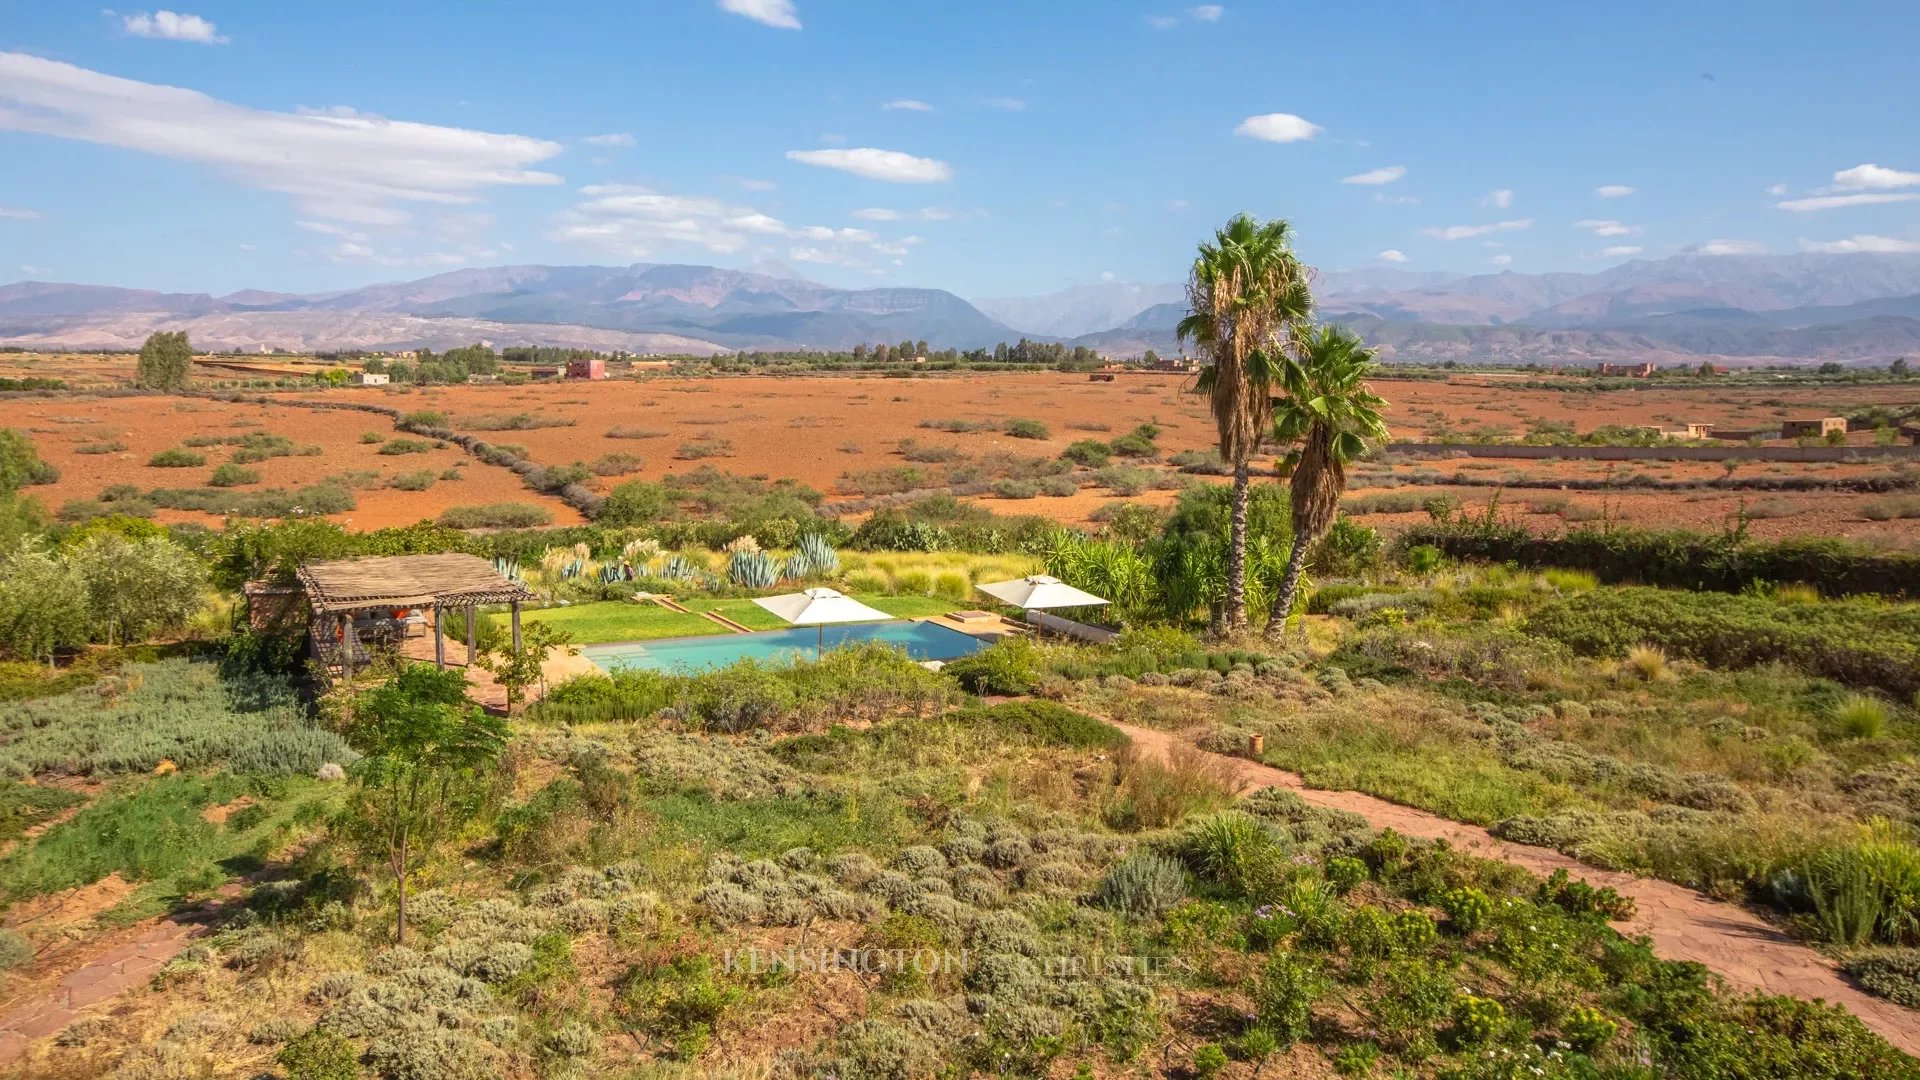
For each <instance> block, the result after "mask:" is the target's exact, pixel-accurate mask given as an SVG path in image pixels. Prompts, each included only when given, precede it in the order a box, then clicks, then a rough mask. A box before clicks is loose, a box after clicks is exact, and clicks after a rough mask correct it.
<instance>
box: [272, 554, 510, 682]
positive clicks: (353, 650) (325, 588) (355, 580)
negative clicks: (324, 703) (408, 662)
mask: <svg viewBox="0 0 1920 1080" xmlns="http://www.w3.org/2000/svg"><path fill="white" fill-rule="evenodd" d="M298 576H299V579H300V588H301V591H302V592H304V593H305V594H306V599H307V604H308V607H309V608H310V609H311V611H312V624H311V630H312V635H311V636H312V640H313V652H314V656H315V658H316V659H318V660H320V661H321V663H323V664H325V665H326V666H327V667H329V668H334V667H338V668H339V669H340V670H341V673H342V675H343V676H345V677H350V676H351V675H352V674H353V668H354V665H355V660H356V657H358V656H361V655H364V652H363V650H362V649H361V647H360V645H361V643H360V639H359V632H358V629H357V625H356V624H357V623H359V622H363V621H368V620H367V619H366V617H365V615H366V613H369V612H387V613H388V615H387V616H386V618H387V619H388V620H389V621H391V622H392V623H393V625H394V626H396V627H400V628H401V632H402V633H404V627H403V624H402V623H401V621H400V618H401V617H400V615H399V614H398V613H400V612H412V611H418V610H420V609H426V608H430V609H432V611H433V658H434V662H435V663H437V664H438V665H440V666H441V667H443V668H444V667H446V666H447V637H446V620H445V619H444V618H443V617H442V616H443V615H444V613H445V612H447V611H448V610H450V609H451V610H456V611H457V610H460V609H462V608H464V609H465V610H466V614H467V627H466V629H467V663H468V664H469V665H471V664H472V663H473V661H474V659H475V641H474V636H475V631H474V609H475V608H477V607H479V606H480V605H482V604H507V605H510V606H511V608H512V612H513V647H514V648H516V649H518V648H519V647H520V604H521V602H522V601H525V600H533V599H536V596H535V594H534V592H533V591H532V590H531V589H528V588H527V587H526V586H525V585H523V584H521V583H520V582H518V581H515V580H513V579H512V578H509V577H507V576H505V575H504V574H501V573H500V572H499V571H498V570H496V569H494V567H493V564H492V563H490V562H488V561H487V560H485V559H482V558H480V557H479V556H477V555H458V554H445V555H382V556H373V557H368V558H360V559H329V560H325V561H321V562H310V563H306V564H304V565H303V566H301V567H300V569H299V571H298Z"/></svg>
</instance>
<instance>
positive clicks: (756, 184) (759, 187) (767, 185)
mask: <svg viewBox="0 0 1920 1080" xmlns="http://www.w3.org/2000/svg"><path fill="white" fill-rule="evenodd" d="M740 186H741V187H743V188H746V189H747V190H748V191H772V190H773V189H774V187H775V186H776V185H775V184H774V182H773V181H771V180H755V179H752V178H751V177H749V178H748V179H745V180H742V181H740Z"/></svg>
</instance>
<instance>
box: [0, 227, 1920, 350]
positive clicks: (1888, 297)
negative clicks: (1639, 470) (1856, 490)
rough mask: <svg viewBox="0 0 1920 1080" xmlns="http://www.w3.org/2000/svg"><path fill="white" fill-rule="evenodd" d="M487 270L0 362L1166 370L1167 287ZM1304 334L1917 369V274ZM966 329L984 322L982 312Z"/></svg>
mask: <svg viewBox="0 0 1920 1080" xmlns="http://www.w3.org/2000/svg"><path fill="white" fill-rule="evenodd" d="M759 269H761V270H770V271H774V272H772V273H761V272H757V271H755V270H724V269H718V268H715V267H711V266H685V265H675V264H658V265H656V264H647V263H641V264H636V265H634V266H625V267H609V266H499V267H485V268H475V269H470V270H456V271H453V272H452V273H446V274H437V275H434V276H433V277H428V278H421V279H420V280H418V281H402V282H388V283H384V284H379V285H370V286H367V287H365V288H360V289H349V290H346V291H343V292H334V293H320V294H314V295H307V296H298V295H292V294H288V293H276V292H265V291H260V290H254V289H246V290H242V291H240V292H236V293H232V294H230V295H227V296H222V297H213V296H208V295H206V294H204V293H162V292H152V291H147V290H140V289H116V288H107V287H103V286H94V285H59V284H49V283H45V282H21V283H19V284H15V285H8V286H0V343H11V344H21V345H33V346H43V347H57V346H71V347H77V348H89V347H91V348H108V347H126V346H130V345H137V344H138V343H139V342H140V341H141V339H143V338H144V337H145V336H146V335H147V334H148V333H149V332H150V331H152V330H155V329H162V328H164V329H170V330H171V329H180V330H186V331H187V332H188V333H189V334H190V335H192V337H193V339H194V341H195V343H196V344H200V345H202V346H205V347H210V348H238V349H250V348H254V347H258V346H260V345H268V346H279V347H283V348H301V349H335V348H401V347H406V346H410V345H429V346H432V347H434V348H442V347H445V346H447V345H452V344H460V343H462V342H470V341H474V340H479V339H485V340H490V341H493V342H494V343H495V344H496V345H507V344H554V345H579V346H585V347H593V348H603V349H628V350H633V351H643V352H651V351H658V352H700V353H710V352H720V351H726V350H733V349H753V348H815V349H837V348H847V347H851V346H853V345H856V344H859V343H862V342H866V343H873V342H880V341H888V342H898V341H902V340H908V339H911V340H915V341H919V340H924V341H926V342H928V343H929V344H931V345H935V346H940V347H954V348H976V347H984V346H990V345H992V344H994V343H996V342H999V341H1008V340H1012V339H1014V338H1017V337H1020V336H1021V335H1022V334H1025V335H1026V336H1029V337H1038V338H1067V339H1071V340H1072V341H1073V342H1074V343H1076V344H1082V345H1088V346H1091V347H1093V348H1097V349H1100V350H1103V351H1105V352H1108V353H1110V354H1113V355H1120V356H1126V355H1138V354H1139V353H1141V352H1144V351H1145V350H1146V349H1149V348H1151V349H1155V350H1158V351H1159V352H1161V353H1168V354H1171V353H1175V352H1177V351H1178V345H1177V343H1176V342H1175V341H1174V337H1173V329H1174V326H1175V324H1176V323H1177V322H1178V321H1179V319H1180V317H1181V316H1182V315H1184V314H1185V311H1186V305H1185V297H1184V294H1183V292H1182V288H1181V286H1179V285H1177V284H1161V285H1153V284H1146V285H1142V284H1126V283H1120V282H1105V283H1101V284H1098V285H1084V286H1076V287H1074V288H1072V289H1066V290H1063V291H1062V292H1059V293H1055V294H1053V295H1052V296H1045V297H1024V298H1002V299H998V300H983V301H981V302H980V306H975V305H973V304H969V303H968V302H967V301H965V300H962V299H961V298H959V297H958V296H955V295H954V294H952V293H950V292H944V291H942V290H939V289H909V288H886V289H836V288H831V287H829V286H826V285H821V284H818V283H816V282H811V281H806V280H803V279H801V278H798V277H795V276H790V275H791V273H792V272H791V271H788V270H786V269H785V268H784V267H779V266H774V265H763V266H761V267H760V268H759ZM1315 286H1316V287H1315V292H1316V301H1317V306H1318V310H1319V313H1320V316H1321V317H1322V318H1327V319H1332V320H1336V321H1340V322H1343V323H1346V324H1347V325H1350V326H1354V327H1356V328H1360V329H1363V330H1364V331H1365V332H1366V333H1367V334H1368V335H1369V337H1370V338H1371V339H1372V340H1374V341H1375V342H1376V343H1377V344H1378V345H1379V346H1380V347H1381V351H1382V353H1383V354H1384V355H1386V356H1388V357H1390V358H1397V359H1407V360H1415V359H1418V360H1441V359H1459V360H1475V359H1481V360H1501V361H1512V362H1533V361H1537V362H1542V363H1571V362H1587V361H1590V360H1601V359H1605V360H1623V359H1636V358H1637V359H1651V360H1656V361H1662V360H1664V361H1674V360H1685V359H1688V358H1693V359H1699V358H1708V357H1710V358H1714V359H1724V360H1732V361H1736V362H1739V361H1747V360H1753V361H1777V360H1815V361H1824V360H1839V361H1843V362H1884V361H1886V360H1891V359H1893V358H1894V357H1898V356H1910V357H1911V356H1917V355H1920V255H1869V254H1858V255H1810V254H1807V255H1745V256H1740V255H1735V256H1707V255H1679V256H1675V257H1673V258H1668V259H1658V260H1647V259H1637V260H1634V261H1632V262H1628V263H1624V264H1622V265H1620V266H1615V267H1612V268H1609V269H1606V270H1601V271H1597V272H1594V273H1588V274H1572V273H1554V274H1518V273H1511V272H1509V273H1500V274H1482V275H1475V276H1469V277H1456V276H1451V275H1446V274H1432V273H1423V272H1419V271H1409V270H1405V269H1399V268H1376V269H1369V270H1358V271H1332V272H1327V273H1322V274H1318V275H1317V276H1316V278H1315ZM983 308H984V309H985V310H982V309H983Z"/></svg>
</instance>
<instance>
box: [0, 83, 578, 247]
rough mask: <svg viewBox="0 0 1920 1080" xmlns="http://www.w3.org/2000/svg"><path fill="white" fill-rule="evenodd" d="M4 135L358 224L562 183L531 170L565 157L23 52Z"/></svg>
mask: <svg viewBox="0 0 1920 1080" xmlns="http://www.w3.org/2000/svg"><path fill="white" fill-rule="evenodd" d="M0 130H11V131H24V132H29V133H32V134H37V135H49V136H53V137H55V138H62V139H75V140H79V141H82V142H90V143H98V144H101V145H105V146H117V147H121V148H123V149H127V150H138V151H141V152H144V153H148V154H155V155H158V156H161V157H168V158H176V159H179V160H183V161H195V162H199V163H201V164H204V165H209V166H212V167H213V168H215V169H217V170H219V171H221V172H223V173H225V174H227V175H229V176H232V177H233V178H235V179H236V180H238V181H240V182H241V183H244V184H246V185H248V186H250V187H256V188H261V189H264V190H267V191H277V192H280V193H282V194H285V195H289V196H291V197H292V198H293V200H294V203H295V205H296V206H298V207H299V208H300V209H301V210H302V211H303V212H304V213H305V214H307V215H308V216H310V217H316V218H329V219H332V220H335V221H352V222H357V223H360V224H388V225H391V224H399V223H401V222H404V221H406V220H407V219H408V217H409V215H408V213H407V212H406V211H404V210H402V209H400V208H399V207H397V206H396V205H395V204H396V203H418V202H425V203H438V204H461V203H475V202H478V201H480V196H479V193H480V192H481V191H483V190H485V189H487V188H490V187H496V186H503V185H508V186H519V185H528V184H558V183H560V182H561V180H560V177H558V176H556V175H554V174H552V173H549V172H539V171H535V170H532V169H530V168H529V167H528V166H531V165H534V164H536V163H538V162H541V161H545V160H546V159H548V158H551V157H553V156H554V155H556V154H558V153H560V151H561V149H562V147H561V145H560V144H559V143H557V142H551V141H548V140H545V139H535V138H529V137H527V136H524V135H499V134H494V133H492V132H486V131H472V130H468V129H465V128H453V127H441V126H438V125H434V124H418V123H411V122H408V121H403V120H387V119H384V118H382V117H378V116H370V115H366V114H362V113H357V112H354V111H353V110H351V109H344V108H334V109H328V110H322V111H318V112H306V113H284V112H268V111H264V110H260V109H253V108H248V107H246V106H243V105H234V104H230V103H228V102H224V101H220V100H217V99H215V98H212V97H209V96H207V95H205V94H202V93H199V92H197V91H193V90H185V89H181V88H179V87H173V86H160V85H156V84H153V83H143V82H138V81H136V80H133V79H122V78H117V77H115V76H112V75H104V74H101V73H100V72H97V71H90V70H88V69H86V68H81V67H75V66H73V65H71V64H63V63H61V62H59V61H56V60H44V59H41V58H40V57H37V56H29V55H27V54H25V53H17V52H0Z"/></svg>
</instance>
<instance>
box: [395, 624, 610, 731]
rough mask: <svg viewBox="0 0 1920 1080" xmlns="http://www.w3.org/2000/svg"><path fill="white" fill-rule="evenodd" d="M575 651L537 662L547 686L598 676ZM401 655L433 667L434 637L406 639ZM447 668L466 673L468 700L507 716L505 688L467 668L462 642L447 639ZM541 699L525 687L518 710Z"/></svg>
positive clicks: (535, 690)
mask: <svg viewBox="0 0 1920 1080" xmlns="http://www.w3.org/2000/svg"><path fill="white" fill-rule="evenodd" d="M461 633H462V634H464V633H466V630H465V629H464V628H462V630H461ZM574 648H575V650H576V651H575V652H574V653H573V654H572V655H568V653H567V650H566V649H561V648H553V649H548V650H547V658H546V659H545V660H542V661H541V662H540V673H541V676H542V677H543V678H544V679H545V680H546V684H547V685H548V686H557V685H558V684H560V683H563V682H565V681H567V680H568V679H571V678H573V677H575V676H577V675H595V674H598V673H599V671H600V668H599V667H598V666H597V665H595V664H594V662H593V661H591V660H589V659H587V658H586V656H585V655H583V654H582V653H580V652H578V651H577V650H578V647H577V646H575V647H574ZM400 654H401V655H402V656H405V657H406V658H407V659H409V660H418V661H420V662H422V663H427V664H431V663H433V634H432V633H427V634H424V635H422V636H420V637H412V638H407V639H406V640H405V641H403V642H401V644H400ZM447 666H448V667H450V668H458V669H461V670H462V671H464V672H465V673H466V676H467V697H469V698H471V699H472V700H473V701H474V702H475V703H476V704H478V705H479V706H480V707H481V708H483V709H485V710H487V711H488V712H490V713H496V714H498V715H501V716H505V715H506V714H507V688H506V687H504V686H501V685H500V684H499V683H498V682H495V681H494V678H493V672H491V671H487V670H485V669H483V668H477V667H468V666H467V643H466V642H465V641H464V640H462V641H460V642H458V643H456V642H455V641H453V639H452V637H451V636H449V638H448V640H447ZM540 696H541V695H540V688H539V687H537V686H531V687H528V688H527V701H523V702H521V703H520V707H521V708H525V707H526V705H527V704H528V702H532V701H537V700H539V698H540Z"/></svg>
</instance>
